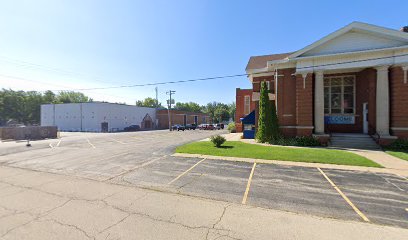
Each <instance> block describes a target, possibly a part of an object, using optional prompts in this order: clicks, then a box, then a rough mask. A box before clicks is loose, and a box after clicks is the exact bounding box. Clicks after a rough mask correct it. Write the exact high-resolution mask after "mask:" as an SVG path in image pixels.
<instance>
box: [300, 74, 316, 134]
mask: <svg viewBox="0 0 408 240" xmlns="http://www.w3.org/2000/svg"><path fill="white" fill-rule="evenodd" d="M296 125H297V126H313V74H311V73H309V74H307V76H306V82H305V83H304V81H303V77H302V75H301V74H297V75H296ZM312 133H313V129H302V128H298V129H297V131H296V135H298V136H310V135H312Z"/></svg>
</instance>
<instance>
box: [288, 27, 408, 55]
mask: <svg viewBox="0 0 408 240" xmlns="http://www.w3.org/2000/svg"><path fill="white" fill-rule="evenodd" d="M352 30H354V31H362V32H369V33H373V34H377V35H381V36H383V37H384V36H385V37H388V38H393V39H397V40H399V41H407V42H408V34H407V33H404V32H400V31H398V30H394V29H389V28H384V27H380V26H375V25H372V24H367V23H362V22H352V23H350V24H349V25H347V26H345V27H343V28H341V29H339V30H337V31H335V32H333V33H331V34H329V35H327V36H325V37H323V38H321V39H320V40H318V41H316V42H314V43H312V44H310V45H308V46H306V47H304V48H302V49H300V50H299V51H296V52H294V53H292V54H291V55H289V57H288V58H289V59H291V58H296V57H299V56H300V55H302V54H304V53H306V52H308V51H310V50H312V49H313V48H316V47H318V46H320V45H322V44H324V43H326V42H328V41H330V40H332V39H334V38H336V37H338V36H340V35H342V34H345V33H347V32H349V31H352Z"/></svg>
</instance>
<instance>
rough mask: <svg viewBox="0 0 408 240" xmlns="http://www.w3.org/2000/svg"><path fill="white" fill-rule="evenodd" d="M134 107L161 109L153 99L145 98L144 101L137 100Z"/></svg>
mask: <svg viewBox="0 0 408 240" xmlns="http://www.w3.org/2000/svg"><path fill="white" fill-rule="evenodd" d="M136 106H138V107H150V108H156V107H157V108H159V107H162V105H161V104H160V103H159V102H157V100H156V99H155V98H151V97H148V98H145V99H144V100H137V101H136Z"/></svg>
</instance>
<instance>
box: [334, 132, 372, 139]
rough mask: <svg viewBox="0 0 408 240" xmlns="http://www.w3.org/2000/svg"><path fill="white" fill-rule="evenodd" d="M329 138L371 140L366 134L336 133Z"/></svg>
mask: <svg viewBox="0 0 408 240" xmlns="http://www.w3.org/2000/svg"><path fill="white" fill-rule="evenodd" d="M331 137H335V138H352V139H359V138H363V139H367V138H371V137H370V136H369V135H367V134H346V133H344V134H338V133H335V134H334V133H333V134H331Z"/></svg>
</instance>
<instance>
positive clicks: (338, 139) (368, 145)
mask: <svg viewBox="0 0 408 240" xmlns="http://www.w3.org/2000/svg"><path fill="white" fill-rule="evenodd" d="M330 147H332V148H354V149H369V150H377V149H380V147H379V146H378V145H377V143H376V142H375V141H374V140H373V139H372V138H371V137H370V136H369V135H366V134H353V133H334V134H331V139H330Z"/></svg>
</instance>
